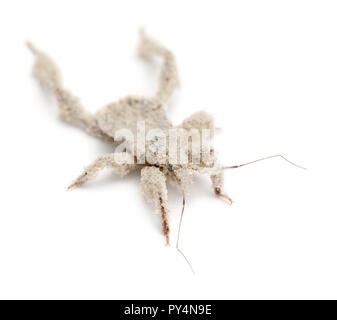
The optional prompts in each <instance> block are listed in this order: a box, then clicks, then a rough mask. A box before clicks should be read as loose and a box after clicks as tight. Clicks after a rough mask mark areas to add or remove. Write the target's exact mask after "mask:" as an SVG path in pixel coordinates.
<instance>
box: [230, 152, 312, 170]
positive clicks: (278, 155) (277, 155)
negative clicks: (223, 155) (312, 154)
mask: <svg viewBox="0 0 337 320" xmlns="http://www.w3.org/2000/svg"><path fill="white" fill-rule="evenodd" d="M276 157H280V158H282V159H283V160H285V161H287V162H289V163H290V164H292V165H293V166H295V167H298V168H300V169H303V170H307V168H304V167H301V166H299V165H298V164H296V163H294V162H292V161H290V160H288V159H287V158H286V157H284V156H282V155H281V154H275V155H273V156H269V157H264V158H261V159H257V160H254V161H250V162H246V163H243V164H239V165H236V166H230V167H224V169H236V168H241V167H243V166H247V165H249V164H253V163H255V162H259V161H263V160H268V159H272V158H276Z"/></svg>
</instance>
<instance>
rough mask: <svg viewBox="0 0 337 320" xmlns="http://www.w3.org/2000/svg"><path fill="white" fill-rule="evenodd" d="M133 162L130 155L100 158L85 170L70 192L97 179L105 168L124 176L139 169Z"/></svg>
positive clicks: (115, 154)
mask: <svg viewBox="0 0 337 320" xmlns="http://www.w3.org/2000/svg"><path fill="white" fill-rule="evenodd" d="M133 161H134V159H133V157H132V156H131V154H129V153H112V154H108V155H105V156H101V157H98V158H97V159H96V160H95V161H94V162H93V163H92V164H90V165H89V166H87V167H86V168H85V170H84V172H83V173H82V174H81V175H80V176H79V177H78V178H77V179H76V180H75V181H74V182H73V183H72V184H71V185H70V186H69V187H68V190H71V189H73V188H76V187H78V186H81V185H82V184H84V183H86V182H87V181H88V180H90V179H93V178H95V177H96V176H97V175H98V173H99V172H100V171H101V170H103V169H105V168H112V169H114V171H115V172H116V173H118V174H120V175H121V176H124V175H126V174H128V173H129V172H130V171H132V170H134V169H136V168H137V165H136V164H134V162H133Z"/></svg>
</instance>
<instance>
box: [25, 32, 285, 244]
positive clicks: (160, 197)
mask: <svg viewBox="0 0 337 320" xmlns="http://www.w3.org/2000/svg"><path fill="white" fill-rule="evenodd" d="M140 36H141V40H140V44H139V54H140V55H141V56H142V57H144V58H147V59H149V58H151V57H153V56H159V57H161V58H162V69H161V74H160V80H159V86H158V89H157V92H156V94H155V95H154V96H153V97H137V96H127V97H125V98H124V99H121V100H120V101H118V102H116V103H111V104H109V105H107V106H106V107H103V108H102V109H100V110H99V111H98V112H97V113H96V114H92V113H90V112H88V111H86V110H85V109H84V107H83V106H82V105H81V103H80V101H79V99H78V98H77V97H75V96H74V95H73V94H72V93H71V92H69V91H68V90H66V89H65V88H64V87H63V84H62V80H61V75H60V72H59V70H58V68H57V67H56V65H55V64H54V62H53V61H52V60H51V59H50V57H49V56H48V55H47V54H45V53H44V52H42V51H40V50H38V49H37V48H35V47H34V46H33V45H32V44H31V43H28V46H29V48H30V49H31V51H32V52H33V53H34V55H35V57H36V62H35V66H34V74H35V77H36V78H37V79H38V80H39V82H40V83H41V85H42V86H43V87H44V88H45V89H47V90H48V91H49V92H51V93H52V94H54V95H55V97H56V99H57V103H58V107H59V111H60V115H61V117H62V119H63V120H65V121H66V122H68V123H71V124H73V125H76V126H78V127H81V128H82V129H84V130H85V131H86V132H87V133H89V134H91V135H93V136H95V137H97V138H99V139H103V140H106V141H109V142H111V143H115V142H116V141H123V144H122V148H119V147H120V146H119V147H118V148H116V149H115V151H114V152H112V153H110V154H106V155H103V156H100V157H98V158H97V159H96V160H95V161H94V162H93V163H92V164H90V165H89V166H87V167H86V168H85V170H84V172H83V173H82V174H81V175H80V176H79V177H78V178H77V179H76V180H75V181H74V182H73V183H72V184H71V185H70V186H69V187H68V189H72V188H75V187H78V186H80V185H82V184H84V183H86V182H87V181H88V180H89V179H92V178H94V177H95V176H96V175H97V174H98V173H99V172H100V171H101V170H102V169H104V168H111V169H113V170H114V172H116V173H118V174H121V175H125V174H127V173H129V172H130V171H132V170H136V169H139V170H140V171H141V187H142V191H143V193H144V196H145V198H146V199H147V200H148V201H149V202H151V203H152V204H153V205H154V206H155V209H156V211H157V212H158V213H159V214H160V216H161V220H162V228H163V233H164V236H165V237H166V243H167V244H169V242H170V239H169V235H170V227H169V209H168V194H167V186H166V183H167V181H168V180H169V181H172V182H173V183H174V184H175V185H176V186H177V187H178V188H179V190H180V191H181V193H182V195H183V210H184V204H185V195H186V193H187V190H188V187H189V185H190V184H191V183H192V178H193V176H194V175H195V174H206V175H208V176H209V178H210V181H211V183H212V188H213V190H214V193H215V195H216V196H218V197H222V198H224V199H225V200H227V202H229V203H230V204H231V203H232V200H231V198H230V197H229V196H227V195H226V194H225V193H224V191H223V179H224V170H225V169H228V168H237V167H240V166H243V165H246V164H243V165H239V166H232V167H224V166H223V165H221V164H220V163H219V161H218V160H217V157H216V154H215V152H214V149H213V147H211V146H210V144H209V140H210V138H211V137H212V133H213V131H214V122H213V119H212V117H211V116H210V115H209V114H207V113H206V112H203V111H201V112H198V113H195V114H193V115H192V116H190V117H189V118H187V119H186V120H184V121H183V122H182V124H180V125H178V126H173V125H172V124H171V122H170V121H169V119H168V117H167V115H166V103H167V101H168V99H169V98H170V97H171V95H172V93H173V92H174V90H175V89H177V88H178V87H179V77H178V69H177V65H176V60H175V57H174V55H173V54H172V52H171V51H170V50H168V49H167V48H165V47H164V46H162V45H161V44H160V43H159V42H157V41H155V40H153V39H151V38H149V37H148V36H147V35H146V34H145V33H144V32H141V33H140ZM125 130H127V133H125ZM156 130H157V131H158V130H159V131H160V132H159V134H153V132H156ZM177 131H178V133H179V134H177ZM194 138H195V140H196V141H197V142H198V144H196V147H193V139H194ZM178 140H179V142H180V143H179V148H177V145H178V143H177V141H178ZM191 140H192V143H191ZM135 141H136V143H135ZM178 149H179V150H178ZM117 150H118V151H117ZM277 156H280V155H275V156H272V157H277ZM268 158H271V157H268ZM264 159H266V158H264ZM260 160H263V159H259V160H256V161H260ZM254 162H255V161H254ZM247 164H248V163H247ZM182 214H183V211H182ZM182 214H181V218H180V225H179V231H180V226H181V219H182ZM178 242H179V232H178V240H177V245H176V246H177V249H178V250H179V248H178Z"/></svg>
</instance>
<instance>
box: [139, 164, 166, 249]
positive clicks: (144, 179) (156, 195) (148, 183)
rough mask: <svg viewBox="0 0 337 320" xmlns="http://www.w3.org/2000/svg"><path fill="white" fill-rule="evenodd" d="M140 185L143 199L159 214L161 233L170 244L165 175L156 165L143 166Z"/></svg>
mask: <svg viewBox="0 0 337 320" xmlns="http://www.w3.org/2000/svg"><path fill="white" fill-rule="evenodd" d="M141 187H142V191H143V194H144V196H145V199H146V200H147V201H148V202H150V203H152V204H154V206H155V208H156V211H157V212H158V213H159V214H160V216H161V220H162V226H163V233H164V236H165V238H166V244H167V245H169V244H170V238H169V234H170V228H169V223H168V212H169V210H168V197H167V187H166V177H165V175H164V174H163V173H162V172H161V171H160V169H159V168H156V167H145V168H143V169H142V171H141Z"/></svg>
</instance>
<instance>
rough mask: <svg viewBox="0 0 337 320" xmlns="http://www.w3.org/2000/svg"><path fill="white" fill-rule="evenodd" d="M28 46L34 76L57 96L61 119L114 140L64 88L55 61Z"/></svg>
mask: <svg viewBox="0 0 337 320" xmlns="http://www.w3.org/2000/svg"><path fill="white" fill-rule="evenodd" d="M27 45H28V48H29V49H30V50H31V51H32V52H33V54H34V55H35V58H36V60H35V65H34V75H35V77H36V78H37V80H38V81H39V82H40V84H41V86H42V87H43V88H45V89H46V90H47V91H49V92H50V93H52V94H53V95H55V97H56V99H57V104H58V107H59V111H60V115H61V118H62V119H63V120H64V121H66V122H68V123H71V124H73V125H76V126H78V127H81V128H82V129H84V130H85V131H86V132H88V133H89V134H91V135H93V136H95V137H98V138H101V139H104V140H112V138H110V137H109V136H107V135H106V134H105V133H103V131H102V130H101V129H100V128H99V127H98V124H97V120H96V118H95V116H94V115H93V114H91V113H90V112H88V111H86V110H85V109H84V107H83V106H82V104H81V102H80V100H79V99H78V98H77V97H75V96H74V95H73V94H72V93H71V92H69V91H68V90H65V89H64V88H63V84H62V79H61V73H60V71H59V69H58V67H57V66H56V64H55V63H54V61H53V60H52V59H51V58H50V57H49V56H48V55H47V54H45V53H44V52H42V51H40V50H38V49H37V48H35V47H34V46H33V45H32V44H31V43H28V44H27Z"/></svg>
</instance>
